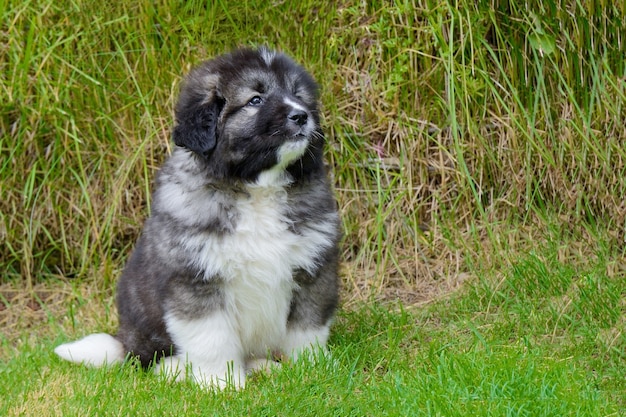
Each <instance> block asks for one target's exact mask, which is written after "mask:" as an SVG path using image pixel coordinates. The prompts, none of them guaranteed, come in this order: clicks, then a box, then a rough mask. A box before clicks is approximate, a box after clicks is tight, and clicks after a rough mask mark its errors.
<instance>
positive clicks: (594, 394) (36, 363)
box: [0, 246, 626, 417]
mask: <svg viewBox="0 0 626 417" xmlns="http://www.w3.org/2000/svg"><path fill="white" fill-rule="evenodd" d="M612 256H613V253H612V252H611V250H608V249H606V248H605V249H603V250H601V251H599V252H598V253H597V259H595V260H594V261H592V262H590V264H589V266H588V267H586V268H583V269H578V268H576V269H575V268H572V267H571V266H569V265H568V263H567V262H562V261H559V260H558V259H557V257H558V251H557V249H556V248H555V247H554V246H552V247H545V248H543V250H542V252H541V254H538V253H534V254H528V255H527V256H525V257H523V258H521V259H519V260H518V261H517V262H515V263H514V264H513V266H512V267H511V268H510V269H509V270H507V271H504V272H503V273H502V274H501V278H500V279H499V280H495V279H493V278H494V277H489V276H487V277H485V279H484V281H483V282H482V285H480V284H479V285H476V286H472V287H471V288H469V289H468V290H466V291H462V292H460V293H458V294H456V295H454V296H452V297H449V298H447V299H445V300H442V301H439V302H437V303H434V304H432V305H430V306H428V307H424V308H418V309H415V308H412V309H409V310H407V309H405V308H403V307H402V306H401V305H397V306H383V305H380V304H372V305H369V306H366V305H360V306H355V307H354V308H352V309H350V310H345V311H344V312H342V313H341V314H340V315H339V317H338V319H337V323H336V325H335V327H334V330H333V334H332V337H331V341H330V351H331V354H332V355H331V357H330V359H324V358H322V359H318V361H317V362H316V363H311V362H308V361H307V360H304V361H302V362H298V363H295V364H284V365H283V366H282V367H281V368H280V369H276V370H274V371H273V372H272V373H271V374H269V375H266V374H259V375H257V376H256V377H255V378H253V379H252V380H250V381H249V383H248V386H247V387H246V389H245V390H243V391H239V392H233V391H225V392H211V391H205V390H202V389H200V388H198V387H197V386H194V385H193V384H192V383H189V382H183V383H170V382H167V381H165V380H163V379H162V378H160V377H157V376H155V375H153V374H151V373H149V372H143V371H138V370H137V369H135V368H134V367H133V366H131V365H126V366H118V367H111V368H105V369H89V368H85V367H81V366H76V365H73V364H69V363H66V362H62V361H61V360H59V359H58V358H56V357H55V356H54V354H53V353H52V348H53V346H54V344H55V343H58V342H60V341H62V340H66V337H65V336H64V335H63V334H58V335H57V336H50V335H49V336H47V337H46V338H45V339H43V340H39V342H38V343H37V344H28V345H24V346H22V347H21V348H20V352H19V354H12V355H11V360H10V361H4V362H3V364H2V366H1V367H0V377H2V381H3V384H2V389H1V391H2V402H1V403H0V404H1V405H0V415H4V416H13V415H15V416H17V415H59V416H70V415H146V416H148V415H220V416H225V415H242V414H245V415H255V416H341V417H343V416H413V415H415V416H419V415H423V416H469V415H471V416H502V415H507V416H533V417H535V416H555V417H556V416H559V417H560V416H594V417H595V416H610V415H624V409H625V407H626V389H625V388H624V375H626V355H625V353H624V352H626V338H624V336H623V334H624V332H625V331H626V321H625V320H624V316H623V314H622V312H621V309H622V308H623V300H622V298H623V294H624V293H625V292H626V281H624V280H621V281H617V282H616V281H612V280H610V279H608V278H607V277H606V268H607V266H608V265H609V264H610V263H611V261H612ZM91 301H92V302H96V301H97V300H91ZM620 306H621V307H620ZM93 330H96V329H93ZM99 330H102V329H99ZM79 331H80V332H83V331H85V329H80V330H79Z"/></svg>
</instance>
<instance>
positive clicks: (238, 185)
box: [116, 50, 340, 366]
mask: <svg viewBox="0 0 626 417" xmlns="http://www.w3.org/2000/svg"><path fill="white" fill-rule="evenodd" d="M268 56H269V57H271V58H272V59H271V60H270V59H269V58H268ZM255 83H256V84H257V85H251V84H255ZM263 83H265V84H264V85H259V84H263ZM246 89H252V90H254V89H257V90H259V89H261V90H263V92H264V93H263V106H265V107H263V108H262V109H261V110H257V109H253V110H251V109H249V108H247V107H245V106H252V105H254V104H250V103H249V102H247V101H246V100H248V101H249V99H250V98H249V97H248V96H247V95H246V93H245V90H246ZM274 96H276V97H283V96H287V97H288V99H284V98H280V99H279V98H276V97H274ZM290 102H296V103H297V105H296V106H295V108H297V109H298V108H300V107H302V108H306V109H307V112H308V114H309V117H312V118H313V121H314V126H315V129H314V132H312V133H311V134H310V143H309V145H308V147H307V149H306V151H305V152H304V154H303V155H302V156H301V157H299V158H298V159H297V160H295V161H293V162H291V163H289V165H288V166H287V167H285V174H284V178H283V177H279V178H278V180H277V181H278V182H279V183H280V184H279V186H272V187H270V189H271V190H270V191H269V192H268V196H269V197H268V198H270V197H271V198H276V199H279V200H280V202H281V203H280V206H279V208H278V210H279V211H280V218H282V219H283V220H282V221H283V222H284V224H285V225H286V228H287V229H288V230H289V236H290V237H293V239H294V241H295V242H297V239H298V238H299V237H302V239H303V242H304V243H303V245H308V246H306V248H305V249H306V251H309V252H311V255H310V256H311V258H312V259H313V262H302V265H293V266H292V267H291V268H292V276H291V279H292V280H293V282H294V283H295V284H294V286H293V291H292V295H291V300H290V308H289V311H288V318H287V327H288V328H289V327H298V328H303V329H306V328H308V327H316V326H323V325H327V324H328V322H329V320H331V319H332V317H333V315H334V312H335V309H336V306H337V301H338V288H337V287H338V281H337V266H338V241H339V238H340V232H339V218H338V214H337V205H336V201H335V199H334V196H333V194H332V191H331V187H330V185H329V182H328V178H327V173H326V170H325V167H324V163H323V161H322V151H323V146H324V137H323V135H322V132H321V130H320V127H319V115H318V107H317V91H316V85H315V83H314V81H313V79H312V78H311V77H310V75H308V74H307V73H306V72H305V71H304V69H303V68H302V67H300V66H298V65H296V64H294V63H293V62H292V61H291V60H290V59H288V58H287V57H285V56H284V55H282V54H277V55H275V56H274V55H272V53H270V52H269V51H265V50H262V51H257V50H241V51H236V52H234V53H233V54H229V55H225V56H222V57H219V58H217V59H215V60H212V61H208V62H206V63H204V64H202V65H200V66H199V67H198V68H196V69H194V70H193V71H192V72H191V73H190V75H189V76H188V77H187V79H186V81H185V83H184V85H183V88H182V91H181V94H180V99H179V102H178V105H177V107H176V121H177V125H176V127H175V128H174V131H173V139H174V142H175V143H176V145H177V148H176V149H175V150H174V152H173V154H172V156H171V157H170V158H169V159H168V160H167V161H166V163H165V164H164V165H163V167H162V169H161V170H160V172H159V173H158V175H157V178H156V185H155V191H154V198H153V205H152V214H151V216H150V217H149V218H148V219H147V220H146V222H145V226H144V230H143V232H142V235H141V237H140V238H139V240H138V242H137V244H136V247H135V250H134V252H133V253H132V255H131V256H130V258H129V260H128V263H127V265H126V268H125V270H124V272H123V274H122V276H121V278H120V281H119V284H118V292H117V303H118V310H119V316H120V328H119V331H118V333H117V335H116V338H117V339H119V340H120V341H121V342H122V344H123V345H124V347H125V349H126V350H127V352H129V353H131V354H133V355H137V356H139V358H140V361H141V363H142V365H144V366H147V365H148V364H149V363H150V362H151V361H152V360H153V359H154V358H155V355H156V356H158V357H161V356H162V355H166V356H167V355H171V354H175V353H176V352H177V347H176V346H175V344H174V343H173V341H172V337H171V335H170V334H169V333H168V331H167V326H166V321H165V316H166V314H172V315H174V316H176V317H177V318H180V319H185V320H194V319H197V318H201V317H204V316H206V315H209V314H211V313H212V312H214V311H223V310H225V309H226V308H227V307H228V306H227V305H226V303H227V300H228V297H226V295H225V291H227V288H228V287H227V286H226V285H225V280H226V279H227V278H226V277H225V276H222V274H221V273H219V272H215V271H217V270H222V269H224V268H227V267H228V265H221V264H219V265H216V266H215V271H213V270H212V269H211V268H207V267H205V266H206V265H207V264H208V265H212V264H211V262H212V260H211V256H210V255H207V253H209V254H210V252H209V249H208V248H211V247H213V246H211V245H219V244H220V242H222V241H223V239H225V238H228V236H234V235H235V234H236V233H238V232H237V230H238V226H239V225H240V224H241V222H242V221H243V219H242V216H245V215H250V213H249V212H242V209H241V207H243V206H242V204H245V203H246V201H248V200H250V199H251V198H252V197H251V193H253V192H254V191H251V190H253V189H251V188H250V184H255V183H256V181H258V180H259V179H260V178H261V174H262V173H263V172H265V171H268V170H270V169H271V168H272V167H273V166H275V165H276V164H277V162H278V160H277V152H278V149H279V148H280V146H281V145H283V144H284V143H285V141H286V139H285V137H287V136H289V135H290V134H291V133H290V130H289V129H295V128H296V127H294V126H291V125H287V126H283V125H284V124H285V122H284V119H285V112H287V111H292V112H293V109H291V110H290V109H287V108H283V107H285V103H290ZM253 111H255V112H258V113H253ZM249 114H254V117H249V116H248V115H249ZM287 116H289V115H287ZM294 120H295V119H294ZM291 124H293V123H291ZM283 130H285V131H286V133H285V132H283ZM277 132H278V133H277ZM281 181H282V183H281ZM281 184H282V185H281ZM261 195H263V194H262V193H261ZM255 198H258V197H255ZM270 203H271V202H270ZM270 203H268V207H273V206H272V205H271V204H273V203H271V204H270ZM246 213H247V214H246ZM323 236H326V238H327V240H328V242H330V243H329V244H326V243H325V244H322V245H320V246H319V247H317V248H311V245H312V243H310V242H314V241H316V240H315V239H321V241H324V239H322V237H323ZM255 244H256V245H258V247H259V248H263V245H264V244H265V242H263V241H258V242H255ZM296 245H297V244H296ZM303 250H304V249H303ZM263 253H264V252H263V250H260V251H259V256H263ZM244 255H245V256H248V257H250V256H253V255H254V254H250V253H249V252H246V253H245V254H244ZM301 257H303V258H304V255H301ZM215 262H216V263H219V262H221V261H220V259H216V260H215ZM242 262H243V261H242ZM285 262H287V260H285ZM203 265H204V266H203ZM220 268H221V269H220ZM228 279H230V278H228ZM244 279H246V280H255V279H257V277H255V276H249V277H244ZM267 296H268V297H271V296H272V295H271V294H268V295H267ZM246 308H253V307H251V306H246Z"/></svg>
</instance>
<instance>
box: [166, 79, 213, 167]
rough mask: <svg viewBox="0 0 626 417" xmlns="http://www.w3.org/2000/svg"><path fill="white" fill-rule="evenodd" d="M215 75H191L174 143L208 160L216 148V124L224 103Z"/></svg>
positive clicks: (180, 103) (178, 114) (178, 113)
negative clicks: (218, 90)
mask: <svg viewBox="0 0 626 417" xmlns="http://www.w3.org/2000/svg"><path fill="white" fill-rule="evenodd" d="M217 81H218V77H216V76H209V77H207V76H201V74H198V72H195V73H193V72H192V73H191V74H190V75H189V77H188V79H187V82H186V83H185V85H184V86H183V89H182V91H181V93H180V98H179V101H178V104H177V105H176V121H177V125H176V126H175V127H174V131H173V132H172V137H173V139H174V143H175V144H176V145H178V146H183V147H185V148H187V149H189V150H190V151H192V152H195V153H197V154H199V155H202V156H204V157H209V156H210V154H211V152H212V151H213V149H215V146H216V145H217V140H218V134H217V122H218V118H219V115H220V112H221V111H222V108H223V107H224V100H223V99H222V98H221V97H219V94H218V93H217Z"/></svg>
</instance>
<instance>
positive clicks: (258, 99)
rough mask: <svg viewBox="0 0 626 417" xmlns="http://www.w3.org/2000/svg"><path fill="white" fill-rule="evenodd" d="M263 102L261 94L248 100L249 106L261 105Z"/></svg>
mask: <svg viewBox="0 0 626 417" xmlns="http://www.w3.org/2000/svg"><path fill="white" fill-rule="evenodd" d="M261 104H263V99H262V98H261V97H259V96H254V97H252V98H251V99H250V101H249V102H248V106H260V105H261Z"/></svg>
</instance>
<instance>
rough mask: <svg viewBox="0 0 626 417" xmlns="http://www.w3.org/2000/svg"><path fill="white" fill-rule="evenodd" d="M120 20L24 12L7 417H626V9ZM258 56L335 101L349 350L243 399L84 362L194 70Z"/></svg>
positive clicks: (101, 9) (3, 287) (14, 89)
mask: <svg viewBox="0 0 626 417" xmlns="http://www.w3.org/2000/svg"><path fill="white" fill-rule="evenodd" d="M109 3H110V4H109ZM109 3H103V2H94V1H82V2H77V1H66V0H60V1H59V0H55V1H52V0H36V1H35V0H33V1H21V2H8V1H2V0H0V12H1V13H0V17H1V20H0V39H1V42H0V45H1V47H0V74H2V77H1V78H0V98H2V100H0V271H1V272H0V273H1V274H2V275H0V325H1V326H2V334H1V339H0V343H1V345H0V360H1V362H0V375H1V376H2V379H3V384H2V387H1V388H0V415H3V416H4V415H158V414H162V415H181V414H184V415H241V414H243V413H245V414H247V415H268V416H270V415H271V416H274V415H337V416H349V415H354V416H365V415H371V416H381V415H398V416H405V415H429V416H430V415H433V416H457V415H458V416H468V415H479V416H480V415H485V416H496V415H497V416H500V415H515V416H518V415H521V416H548V415H550V416H552V415H554V416H564V415H576V416H609V415H626V413H625V412H624V411H623V410H625V409H626V388H625V386H626V384H625V381H626V319H625V313H626V302H625V301H624V300H625V298H626V297H625V296H626V278H625V276H626V254H625V253H624V241H625V238H626V233H625V232H626V230H625V229H626V209H625V203H624V196H625V195H626V146H625V144H626V130H625V129H624V126H626V64H625V60H624V52H623V45H624V42H625V41H626V39H624V33H626V9H624V5H623V4H622V3H621V2H616V4H613V3H611V2H600V1H587V2H568V1H565V0H563V1H557V0H544V1H538V0H537V1H529V2H526V3H524V6H523V7H522V6H518V5H516V4H513V3H514V2H498V1H478V2H469V1H458V2H445V1H440V0H432V1H425V0H424V1H420V0H412V1H396V2H388V1H362V2H357V1H341V2H337V3H330V4H327V3H326V2H315V1H312V0H305V1H302V2H280V1H276V2H265V1H254V0H245V1H240V2H237V3H234V2H233V3H232V4H229V3H227V2H223V1H215V2H199V1H189V2H175V1H171V0H163V1H157V2H148V1H144V0H139V1H136V2H109ZM617 3H619V4H617ZM259 44H266V45H270V46H272V47H274V48H278V49H281V50H284V51H285V52H287V53H289V54H290V55H292V56H293V57H294V58H295V59H296V60H297V61H299V62H301V63H303V64H304V65H305V66H306V67H307V68H308V69H309V70H310V72H311V73H312V74H313V75H314V76H315V78H316V79H317V80H318V82H319V84H320V87H321V101H322V112H323V127H324V130H325V131H326V135H327V139H328V147H327V152H326V157H327V161H328V163H329V165H330V167H331V171H332V173H333V181H334V185H335V189H336V193H337V198H338V200H339V204H340V208H341V214H342V219H343V228H344V236H345V237H344V241H343V253H342V270H341V278H342V283H343V286H342V305H341V309H340V313H339V315H338V318H337V322H336V324H335V326H334V328H333V331H332V335H331V341H330V351H331V356H330V357H329V358H320V359H318V360H317V361H316V362H315V363H306V361H304V362H299V363H295V364H290V363H285V364H283V366H282V367H281V368H280V369H276V370H274V371H273V372H272V373H271V374H270V375H265V374H260V375H257V376H256V377H255V378H254V380H253V381H252V382H251V383H250V384H248V386H247V387H246V389H245V390H243V391H240V392H207V391H203V390H200V389H198V388H197V387H195V386H193V385H191V384H189V383H180V384H172V383H169V382H167V381H165V380H162V379H160V378H158V377H156V376H154V375H153V374H151V373H149V372H143V371H138V370H136V369H135V368H134V367H133V366H132V364H127V365H125V366H120V367H112V368H109V369H99V370H93V369H88V368H84V367H80V366H72V365H71V364H68V363H64V362H62V361H60V360H59V359H57V358H56V357H55V356H54V354H53V353H52V349H53V347H54V346H55V345H56V344H58V343H60V342H63V341H67V340H70V339H73V338H76V337H78V336H81V335H84V334H87V333H90V332H95V331H109V332H112V331H114V330H115V327H116V321H117V317H116V311H115V306H114V302H113V294H114V286H115V282H116V280H117V278H118V276H119V273H120V270H121V269H122V268H123V265H124V261H125V259H126V258H127V256H128V254H129V252H130V250H131V249H132V247H133V244H134V241H135V240H136V238H137V236H138V233H139V231H140V230H141V225H142V222H143V219H144V218H145V217H146V215H147V214H148V212H149V210H150V190H151V187H152V180H153V178H154V174H155V171H156V170H157V169H158V166H159V165H160V163H161V162H162V161H163V160H164V158H165V157H166V156H167V154H168V153H169V152H170V150H171V146H172V145H171V143H170V131H171V127H172V120H173V106H174V102H175V100H176V95H177V92H178V88H179V83H180V80H181V77H182V75H183V74H184V73H186V72H187V71H188V70H189V69H190V68H191V67H192V66H193V65H195V64H197V63H198V62H200V61H202V60H204V59H208V58H210V57H211V56H214V55H215V54H218V53H222V52H224V51H227V50H229V49H231V48H233V47H237V46H241V45H259Z"/></svg>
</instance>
